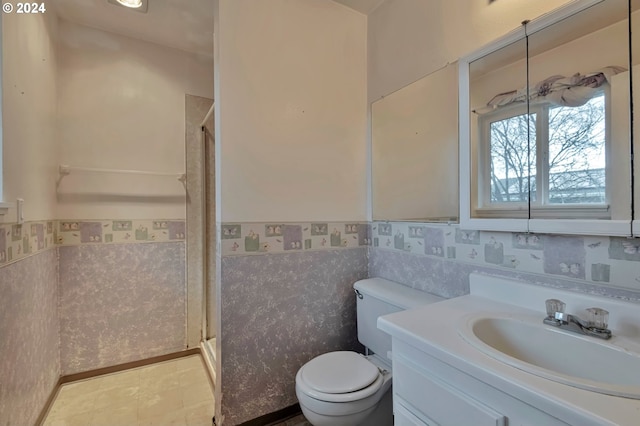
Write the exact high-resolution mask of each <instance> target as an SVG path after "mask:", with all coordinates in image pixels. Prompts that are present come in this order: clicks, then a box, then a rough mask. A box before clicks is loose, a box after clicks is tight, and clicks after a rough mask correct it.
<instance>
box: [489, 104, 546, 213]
mask: <svg viewBox="0 0 640 426" xmlns="http://www.w3.org/2000/svg"><path fill="white" fill-rule="evenodd" d="M530 117H531V118H530V126H529V127H530V129H527V116H526V114H523V115H517V116H515V117H509V118H506V119H504V120H499V121H494V122H493V123H491V128H490V144H491V146H490V149H491V202H492V203H513V202H526V201H527V198H528V194H529V161H528V158H527V151H528V149H527V148H528V138H527V131H528V130H530V131H531V140H532V141H533V140H535V120H536V115H535V114H531V116H530ZM531 154H532V155H534V154H535V149H532V153H531ZM532 164H533V165H534V166H535V160H534V161H533V163H532ZM531 173H533V175H534V176H535V169H532V170H531Z"/></svg>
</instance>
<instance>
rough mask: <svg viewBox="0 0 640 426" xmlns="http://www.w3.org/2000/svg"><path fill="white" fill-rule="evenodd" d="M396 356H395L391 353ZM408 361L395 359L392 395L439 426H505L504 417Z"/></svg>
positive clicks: (399, 358)
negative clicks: (416, 409)
mask: <svg viewBox="0 0 640 426" xmlns="http://www.w3.org/2000/svg"><path fill="white" fill-rule="evenodd" d="M394 355H395V352H394ZM410 363H411V361H409V360H405V359H403V357H402V356H397V357H396V359H394V364H393V388H394V393H395V394H396V395H397V396H399V397H400V398H401V399H404V400H406V401H407V402H408V403H409V404H411V405H412V406H414V407H418V408H419V409H420V412H421V414H424V415H425V417H426V418H429V419H433V421H435V422H437V423H438V424H439V425H442V426H447V425H451V426H456V425H463V424H468V425H471V424H472V425H474V426H505V425H506V417H505V416H503V415H502V414H500V413H498V412H497V411H495V410H494V409H492V408H490V407H488V406H486V405H484V404H483V403H481V402H479V401H477V400H476V399H474V398H472V397H471V396H469V395H467V394H466V393H464V392H462V391H460V390H459V389H456V388H454V387H452V386H450V385H449V384H447V383H445V382H444V381H442V380H441V379H439V378H437V377H434V376H432V375H430V374H429V373H428V372H427V371H426V370H424V369H418V368H414V367H413V366H412V365H410Z"/></svg>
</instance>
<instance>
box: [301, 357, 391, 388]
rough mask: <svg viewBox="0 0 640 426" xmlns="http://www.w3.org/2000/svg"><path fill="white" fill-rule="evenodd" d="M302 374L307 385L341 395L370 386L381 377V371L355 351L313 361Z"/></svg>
mask: <svg viewBox="0 0 640 426" xmlns="http://www.w3.org/2000/svg"><path fill="white" fill-rule="evenodd" d="M300 373H301V375H302V378H303V380H304V381H305V382H306V384H307V385H309V387H311V388H313V389H315V390H316V391H318V392H322V393H330V394H340V393H348V392H355V391H358V390H360V389H363V388H365V387H367V386H369V385H370V384H371V383H373V382H374V381H375V380H376V379H377V378H378V375H379V374H380V371H379V370H378V367H376V366H375V365H373V363H371V362H369V361H368V360H367V359H366V358H365V357H363V356H362V355H360V354H358V353H356V352H350V351H338V352H329V353H326V354H323V355H320V356H318V357H316V358H314V359H312V360H311V361H309V362H308V363H306V364H305V365H304V366H303V367H302V369H301V371H300Z"/></svg>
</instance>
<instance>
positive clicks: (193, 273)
mask: <svg viewBox="0 0 640 426" xmlns="http://www.w3.org/2000/svg"><path fill="white" fill-rule="evenodd" d="M185 105H186V145H187V146H186V152H187V155H186V157H187V346H188V347H190V348H192V347H197V346H200V347H201V349H202V354H203V357H204V359H205V362H206V364H207V367H208V368H209V369H210V372H211V375H212V377H213V378H214V380H215V365H216V363H215V353H216V344H215V337H216V335H215V333H216V323H215V319H216V310H215V309H216V308H215V307H216V292H215V276H216V274H215V271H216V270H215V267H216V266H215V265H216V263H215V262H216V251H215V250H216V228H215V223H216V221H215V215H216V211H215V209H216V205H215V167H214V164H215V156H214V120H213V110H214V105H213V100H211V99H207V98H201V97H198V96H191V95H186V102H185Z"/></svg>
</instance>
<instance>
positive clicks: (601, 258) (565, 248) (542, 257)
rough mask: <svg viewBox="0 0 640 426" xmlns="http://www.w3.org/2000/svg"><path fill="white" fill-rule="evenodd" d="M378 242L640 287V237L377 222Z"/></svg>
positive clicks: (481, 262) (373, 235) (375, 235)
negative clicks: (571, 234) (634, 238)
mask: <svg viewBox="0 0 640 426" xmlns="http://www.w3.org/2000/svg"><path fill="white" fill-rule="evenodd" d="M371 238H372V245H373V247H378V248H382V249H389V250H394V251H401V252H408V253H413V254H418V255H423V256H429V257H436V258H442V259H449V260H455V261H458V262H465V263H469V264H477V265H484V266H491V267H501V268H506V269H512V270H517V271H521V272H529V273H539V274H548V275H554V276H561V277H566V278H571V279H576V280H584V281H587V282H593V283H601V284H607V285H614V286H617V287H623V288H628V289H633V290H640V263H639V262H640V241H636V240H631V239H627V238H624V237H602V236H563V235H546V234H523V233H511V232H489V231H477V230H470V229H461V228H460V227H459V225H455V224H454V225H451V224H426V223H424V224H422V223H407V222H373V224H372V225H371Z"/></svg>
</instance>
